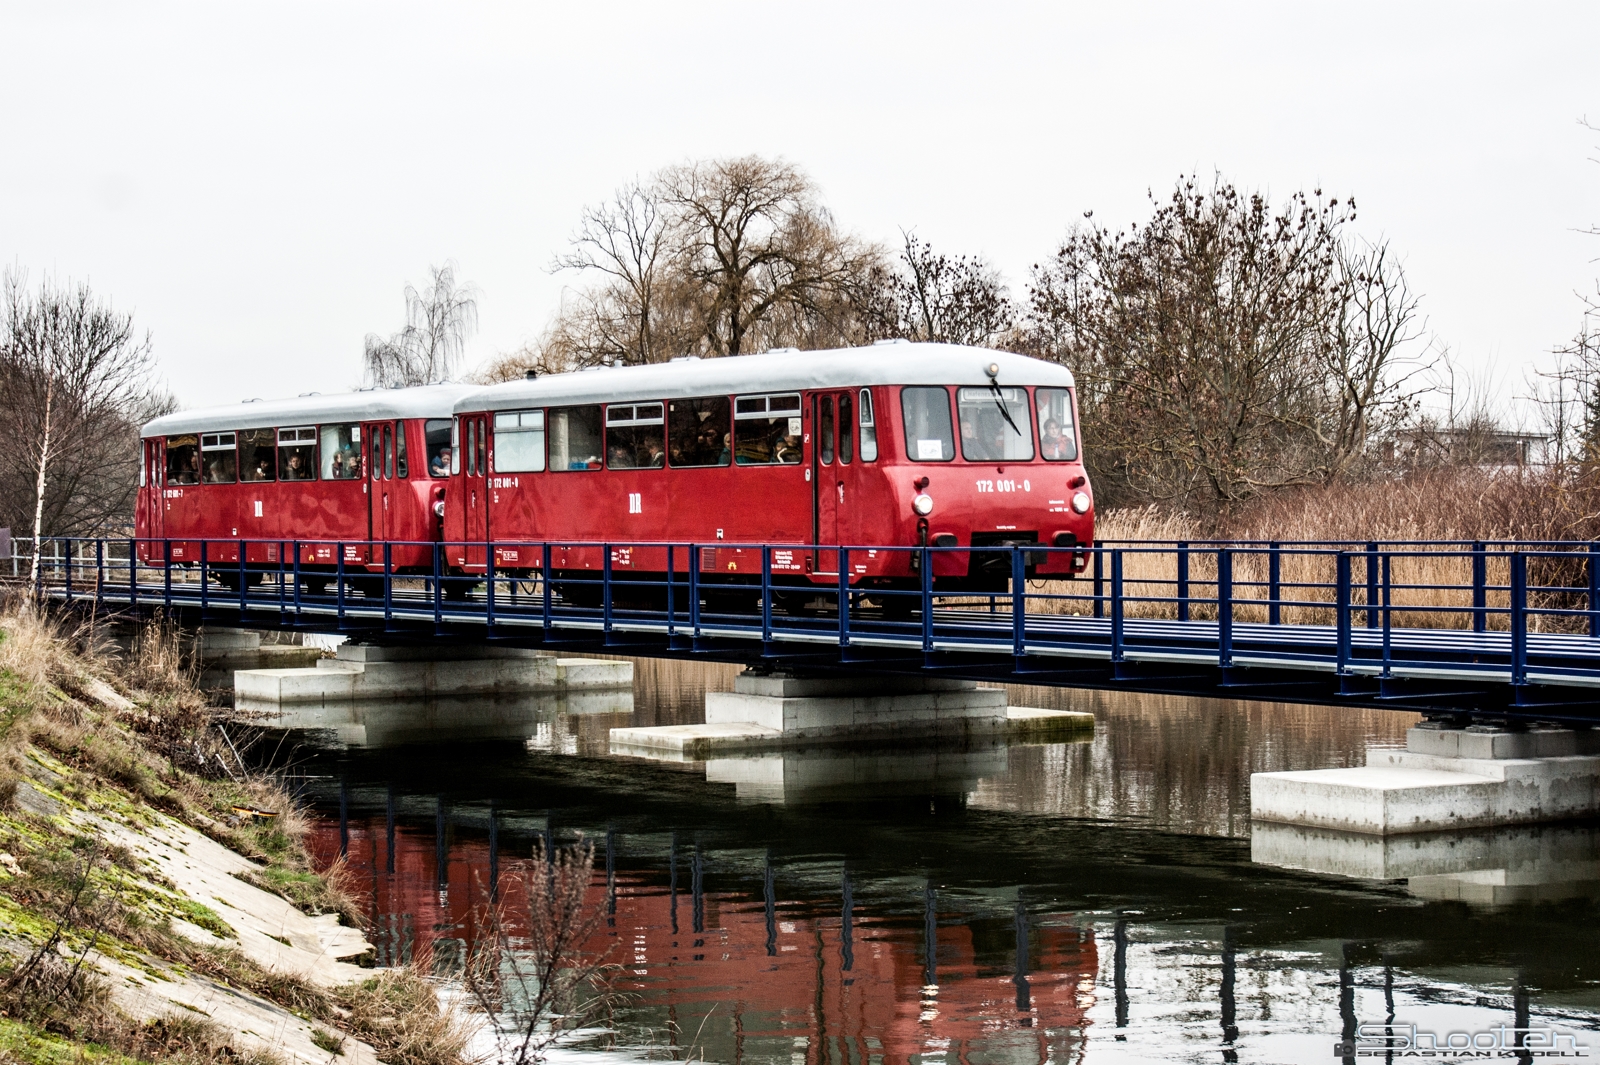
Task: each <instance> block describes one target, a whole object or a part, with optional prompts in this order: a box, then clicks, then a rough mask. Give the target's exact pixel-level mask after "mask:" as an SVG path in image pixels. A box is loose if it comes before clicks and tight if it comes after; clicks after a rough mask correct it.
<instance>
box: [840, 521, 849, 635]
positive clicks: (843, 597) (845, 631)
mask: <svg viewBox="0 0 1600 1065" xmlns="http://www.w3.org/2000/svg"><path fill="white" fill-rule="evenodd" d="M849 646H850V549H849V548H848V547H843V546H841V547H840V548H839V648H840V649H841V650H843V649H844V648H846V647H849Z"/></svg>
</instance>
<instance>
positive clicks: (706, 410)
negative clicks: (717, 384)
mask: <svg viewBox="0 0 1600 1065" xmlns="http://www.w3.org/2000/svg"><path fill="white" fill-rule="evenodd" d="M729 408H730V404H729V402H728V397H727V396H705V397H700V398H694V399H675V400H673V401H672V402H671V403H669V404H667V439H668V440H669V441H670V442H671V445H670V446H669V447H668V449H667V451H668V454H669V455H671V457H672V465H674V466H683V467H689V466H726V465H728V464H729V463H730V462H732V461H733V450H732V449H731V448H730V447H729V446H728V442H729V436H728V422H729V414H730V409H729Z"/></svg>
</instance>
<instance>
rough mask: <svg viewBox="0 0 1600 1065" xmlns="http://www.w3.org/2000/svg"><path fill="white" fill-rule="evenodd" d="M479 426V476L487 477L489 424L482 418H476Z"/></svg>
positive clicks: (475, 420) (474, 420) (475, 421)
mask: <svg viewBox="0 0 1600 1065" xmlns="http://www.w3.org/2000/svg"><path fill="white" fill-rule="evenodd" d="M473 422H474V423H475V424H476V425H477V426H478V448H477V457H478V476H479V477H485V476H487V475H488V473H489V423H488V422H487V421H485V420H484V419H482V418H474V419H473Z"/></svg>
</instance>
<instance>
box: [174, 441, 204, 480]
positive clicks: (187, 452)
mask: <svg viewBox="0 0 1600 1065" xmlns="http://www.w3.org/2000/svg"><path fill="white" fill-rule="evenodd" d="M167 483H168V484H199V483H200V438H199V437H197V436H194V435H192V434H191V435H189V436H169V437H167Z"/></svg>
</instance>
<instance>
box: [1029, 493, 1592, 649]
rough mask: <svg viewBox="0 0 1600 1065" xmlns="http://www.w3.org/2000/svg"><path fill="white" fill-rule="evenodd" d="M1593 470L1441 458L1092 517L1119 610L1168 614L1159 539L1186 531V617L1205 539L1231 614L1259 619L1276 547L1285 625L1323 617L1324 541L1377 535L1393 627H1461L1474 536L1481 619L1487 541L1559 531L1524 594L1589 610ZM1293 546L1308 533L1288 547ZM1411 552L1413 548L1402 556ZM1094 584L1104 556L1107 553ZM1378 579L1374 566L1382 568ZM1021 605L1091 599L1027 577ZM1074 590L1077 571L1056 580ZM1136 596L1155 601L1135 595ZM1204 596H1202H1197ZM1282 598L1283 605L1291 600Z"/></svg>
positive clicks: (1499, 573) (1360, 598) (1197, 588)
mask: <svg viewBox="0 0 1600 1065" xmlns="http://www.w3.org/2000/svg"><path fill="white" fill-rule="evenodd" d="M1594 481H1595V478H1594V477H1592V476H1590V474H1589V472H1588V471H1585V470H1578V469H1522V470H1484V469H1446V470H1435V471H1427V472H1422V473H1417V474H1413V475H1411V476H1407V477H1397V478H1394V479H1392V480H1385V481H1376V482H1366V483H1362V484H1336V485H1328V486H1319V487H1314V488H1305V489H1300V490H1293V491H1280V492H1276V493H1272V494H1270V495H1266V496H1262V497H1260V498H1258V499H1255V500H1252V501H1250V502H1248V503H1246V504H1242V505H1239V506H1237V507H1234V508H1233V509H1231V510H1221V509H1218V510H1215V511H1212V512H1208V513H1197V512H1195V511H1192V510H1191V511H1185V510H1179V509H1175V508H1168V507H1160V506H1145V507H1123V508H1116V509H1109V510H1104V511H1101V512H1099V513H1098V514H1097V515H1096V528H1095V537H1096V540H1097V541H1098V542H1099V543H1100V544H1101V545H1103V546H1105V547H1108V548H1122V549H1123V552H1124V553H1123V594H1124V597H1125V603H1126V606H1125V611H1126V614H1127V615H1128V616H1131V617H1149V618H1168V619H1170V618H1175V617H1176V616H1177V606H1176V604H1175V603H1174V602H1173V601H1172V600H1173V599H1174V598H1175V597H1176V595H1177V581H1178V561H1177V555H1176V553H1175V552H1174V551H1173V550H1171V545H1173V544H1175V543H1177V542H1187V543H1189V544H1191V545H1193V547H1194V548H1195V550H1194V551H1192V553H1191V554H1190V565H1189V581H1190V588H1189V596H1190V598H1191V599H1194V600H1199V601H1197V602H1193V603H1191V606H1190V617H1191V618H1196V619H1212V618H1215V617H1216V608H1215V605H1214V599H1215V596H1216V576H1217V574H1216V555H1215V553H1214V552H1213V551H1211V550H1208V549H1207V548H1206V546H1205V541H1218V542H1222V543H1226V544H1228V545H1230V546H1232V547H1233V548H1234V551H1233V552H1232V557H1233V598H1234V602H1235V604H1236V606H1235V612H1234V617H1235V619H1236V620H1239V621H1266V620H1267V619H1268V616H1269V612H1268V607H1267V605H1266V604H1267V602H1268V600H1269V598H1270V594H1271V589H1270V587H1269V582H1268V577H1269V565H1270V562H1269V553H1268V551H1267V550H1266V545H1267V544H1270V543H1273V542H1276V543H1279V544H1282V545H1285V546H1284V547H1282V548H1281V549H1280V553H1279V560H1280V577H1279V582H1280V583H1279V595H1278V600H1279V602H1280V604H1284V605H1282V606H1281V607H1280V617H1281V620H1282V621H1283V622H1284V623H1287V624H1331V623H1332V622H1333V620H1334V611H1333V609H1332V603H1333V600H1334V594H1333V584H1334V581H1335V579H1336V566H1337V560H1336V557H1335V552H1336V551H1337V550H1339V549H1341V547H1342V548H1343V549H1345V550H1360V549H1362V548H1364V547H1365V545H1367V544H1369V543H1376V544H1377V545H1378V547H1379V549H1380V551H1382V552H1398V554H1395V555H1394V556H1393V557H1392V558H1391V570H1390V595H1391V602H1392V603H1393V605H1394V607H1395V610H1394V613H1393V622H1394V624H1395V625H1397V626H1407V627H1420V628H1469V627H1471V625H1472V615H1471V613H1470V608H1471V607H1472V558H1471V555H1470V552H1469V548H1470V545H1471V544H1472V543H1473V542H1474V541H1482V542H1486V543H1488V544H1490V552H1491V553H1490V557H1489V558H1488V559H1487V574H1486V583H1487V584H1488V585H1489V586H1490V587H1489V591H1488V593H1487V596H1486V606H1487V607H1488V610H1489V615H1488V618H1487V625H1488V627H1489V628H1490V629H1499V630H1504V629H1506V628H1508V627H1509V618H1508V615H1507V613H1506V611H1508V609H1509V605H1510V593H1509V591H1508V590H1506V589H1507V588H1508V586H1509V585H1510V582H1511V563H1510V559H1509V558H1507V557H1505V556H1504V555H1503V554H1502V555H1499V556H1498V557H1497V556H1496V555H1495V553H1494V552H1496V551H1503V550H1507V549H1509V546H1508V547H1501V548H1497V547H1495V546H1494V544H1495V542H1496V541H1514V542H1516V543H1518V544H1522V545H1524V547H1526V545H1529V544H1534V543H1545V542H1551V543H1565V544H1569V545H1572V546H1574V547H1575V548H1576V550H1575V551H1574V552H1573V554H1574V555H1575V557H1572V558H1555V557H1535V558H1532V559H1530V562H1529V574H1528V578H1529V585H1530V588H1532V589H1534V591H1533V592H1532V594H1531V595H1530V605H1531V606H1532V607H1534V608H1535V609H1536V610H1538V609H1564V610H1586V609H1588V597H1587V591H1586V589H1587V584H1588V570H1587V563H1586V561H1585V560H1584V558H1583V557H1582V556H1583V555H1584V554H1586V551H1587V543H1586V541H1588V540H1590V539H1592V538H1594V537H1595V536H1596V535H1597V534H1600V489H1597V488H1596V487H1593V482H1594ZM1417 541H1423V542H1427V543H1429V544H1434V545H1437V544H1438V543H1439V542H1440V541H1456V542H1458V544H1459V546H1458V547H1455V548H1451V547H1441V546H1430V547H1427V548H1422V547H1408V545H1409V544H1412V543H1413V542H1417ZM1298 544H1320V545H1323V546H1321V547H1320V548H1300V547H1297V546H1294V545H1298ZM1408 551H1414V552H1415V553H1414V554H1407V552H1408ZM1104 565H1105V568H1104V574H1105V578H1106V582H1107V585H1106V591H1107V592H1109V579H1110V567H1109V563H1108V562H1107V563H1105V564H1104ZM1380 577H1381V573H1380ZM1351 579H1352V602H1354V603H1356V604H1357V605H1359V606H1366V605H1368V604H1367V598H1368V593H1367V582H1368V571H1367V563H1366V560H1365V559H1363V558H1356V559H1354V560H1353V563H1352V571H1351ZM1030 591H1031V592H1034V593H1036V595H1037V596H1038V597H1037V598H1035V599H1034V600H1032V601H1030V608H1031V609H1041V610H1045V611H1054V612H1058V613H1073V612H1076V613H1086V612H1088V610H1089V609H1090V604H1089V603H1087V602H1085V601H1072V600H1067V599H1057V600H1052V599H1050V598H1048V596H1049V595H1050V594H1051V593H1053V592H1059V591H1062V589H1061V588H1060V587H1059V586H1052V585H1047V584H1044V583H1042V582H1036V583H1035V585H1034V586H1033V587H1032V588H1031V589H1030ZM1066 591H1067V592H1068V593H1069V594H1077V595H1084V594H1087V593H1088V592H1089V589H1088V588H1086V587H1084V585H1083V584H1082V583H1076V584H1075V585H1074V586H1072V587H1070V588H1069V589H1066ZM1141 599H1149V600H1160V601H1148V602H1146V601H1141ZM1205 600H1213V602H1206V601H1205ZM1289 604H1293V605H1289ZM1530 625H1531V627H1532V628H1533V630H1534V631H1580V630H1585V629H1586V628H1587V621H1586V619H1584V618H1581V617H1572V616H1556V615H1550V614H1539V613H1535V614H1532V615H1531V616H1530Z"/></svg>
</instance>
